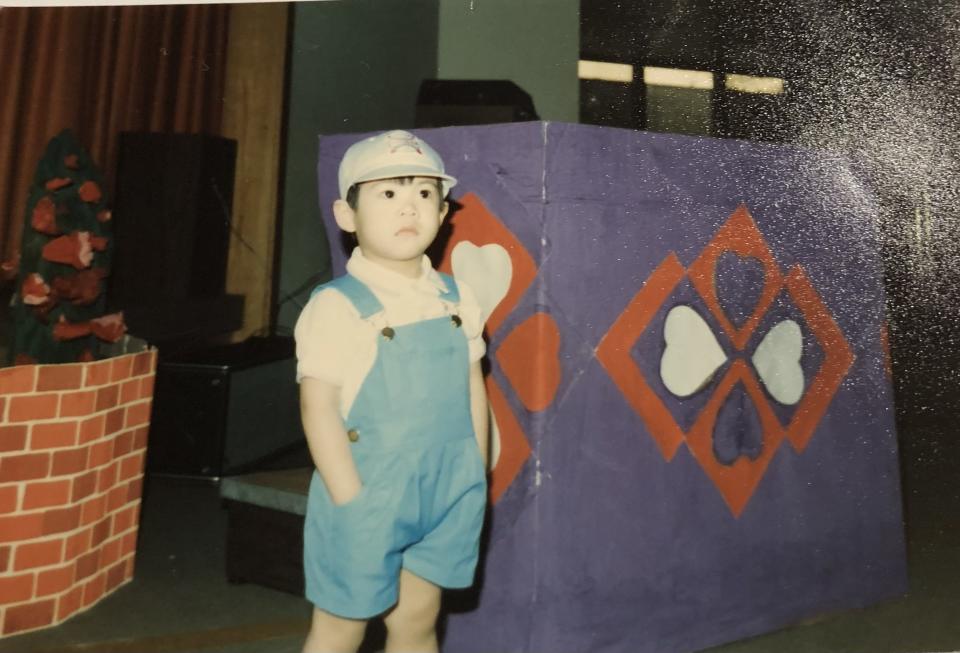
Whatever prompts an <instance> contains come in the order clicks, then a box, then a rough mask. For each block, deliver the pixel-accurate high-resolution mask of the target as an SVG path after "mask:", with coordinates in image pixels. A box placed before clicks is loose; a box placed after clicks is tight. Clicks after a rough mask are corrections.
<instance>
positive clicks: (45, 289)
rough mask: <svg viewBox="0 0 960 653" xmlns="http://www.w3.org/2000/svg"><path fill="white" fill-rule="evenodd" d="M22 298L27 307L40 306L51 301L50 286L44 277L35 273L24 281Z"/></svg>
mask: <svg viewBox="0 0 960 653" xmlns="http://www.w3.org/2000/svg"><path fill="white" fill-rule="evenodd" d="M20 296H21V297H22V298H23V303H24V304H26V305H27V306H39V305H40V304H43V303H45V302H47V300H49V299H50V286H48V285H47V284H46V282H45V281H44V280H43V277H41V276H40V275H39V274H37V273H36V272H34V273H33V274H31V275H29V276H28V277H27V278H26V279H24V280H23V286H21V288H20Z"/></svg>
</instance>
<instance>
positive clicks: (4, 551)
mask: <svg viewBox="0 0 960 653" xmlns="http://www.w3.org/2000/svg"><path fill="white" fill-rule="evenodd" d="M11 548H12V547H9V546H0V574H5V573H7V569H8V568H9V567H10V550H11ZM119 554H120V547H119V546H117V555H119Z"/></svg>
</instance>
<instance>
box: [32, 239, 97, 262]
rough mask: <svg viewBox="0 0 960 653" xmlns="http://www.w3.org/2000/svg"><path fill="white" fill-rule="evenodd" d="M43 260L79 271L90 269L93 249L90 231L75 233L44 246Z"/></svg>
mask: <svg viewBox="0 0 960 653" xmlns="http://www.w3.org/2000/svg"><path fill="white" fill-rule="evenodd" d="M43 258H45V259H46V260H48V261H52V262H54V263H63V264H64V265H72V266H73V267H75V268H76V269H78V270H82V269H84V268H88V267H90V263H91V262H93V248H92V245H91V242H90V232H89V231H74V232H73V233H72V234H70V235H69V236H60V237H59V238H55V239H54V240H51V241H50V242H49V243H47V244H46V245H44V246H43Z"/></svg>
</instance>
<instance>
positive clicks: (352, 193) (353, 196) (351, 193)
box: [343, 176, 446, 211]
mask: <svg viewBox="0 0 960 653" xmlns="http://www.w3.org/2000/svg"><path fill="white" fill-rule="evenodd" d="M413 180H414V177H413V176H409V177H390V178H389V179H374V180H372V181H396V182H398V183H400V184H403V185H406V184H412V183H413ZM434 181H436V182H437V195H438V196H439V197H440V207H441V208H443V203H444V201H445V199H446V198H445V197H444V195H443V181H442V180H441V179H440V178H439V177H436V178H434ZM369 183H372V182H371V181H361V182H360V183H358V184H354V185H353V186H351V187H350V188H348V189H347V196H346V197H344V198H343V199H345V200H346V202H347V205H348V206H349V207H350V208H351V209H353V210H354V211H356V210H357V196H358V195H359V194H360V185H361V184H369Z"/></svg>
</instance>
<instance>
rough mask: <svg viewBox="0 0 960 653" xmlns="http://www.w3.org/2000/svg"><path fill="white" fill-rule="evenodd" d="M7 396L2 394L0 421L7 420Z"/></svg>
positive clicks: (0, 397)
mask: <svg viewBox="0 0 960 653" xmlns="http://www.w3.org/2000/svg"><path fill="white" fill-rule="evenodd" d="M6 409H7V398H6V397H4V396H2V395H0V422H6V421H7V411H6Z"/></svg>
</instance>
